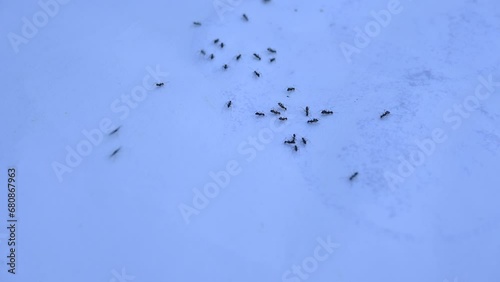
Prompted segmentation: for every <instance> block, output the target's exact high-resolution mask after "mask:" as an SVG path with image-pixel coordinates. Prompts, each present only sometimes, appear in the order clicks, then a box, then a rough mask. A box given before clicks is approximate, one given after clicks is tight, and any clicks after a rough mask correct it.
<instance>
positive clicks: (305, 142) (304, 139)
mask: <svg viewBox="0 0 500 282" xmlns="http://www.w3.org/2000/svg"><path fill="white" fill-rule="evenodd" d="M302 143H304V145H305V144H307V140H306V138H304V137H302Z"/></svg>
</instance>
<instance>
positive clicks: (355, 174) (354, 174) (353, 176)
mask: <svg viewBox="0 0 500 282" xmlns="http://www.w3.org/2000/svg"><path fill="white" fill-rule="evenodd" d="M356 176H358V172H357V171H356V172H355V173H353V174H352V175H351V177H349V180H351V181H352V180H353V179H354V178H356Z"/></svg>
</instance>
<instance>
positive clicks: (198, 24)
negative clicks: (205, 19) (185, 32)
mask: <svg viewBox="0 0 500 282" xmlns="http://www.w3.org/2000/svg"><path fill="white" fill-rule="evenodd" d="M193 24H194V25H196V26H200V25H201V23H200V22H193Z"/></svg>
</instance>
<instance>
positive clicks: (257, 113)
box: [255, 112, 266, 117]
mask: <svg viewBox="0 0 500 282" xmlns="http://www.w3.org/2000/svg"><path fill="white" fill-rule="evenodd" d="M255 115H257V116H261V117H263V116H265V115H266V114H264V113H261V112H256V113H255Z"/></svg>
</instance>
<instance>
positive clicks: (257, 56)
mask: <svg viewBox="0 0 500 282" xmlns="http://www.w3.org/2000/svg"><path fill="white" fill-rule="evenodd" d="M253 56H254V57H255V58H257V59H258V60H259V61H260V60H261V59H260V56H259V55H257V54H255V53H253Z"/></svg>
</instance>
